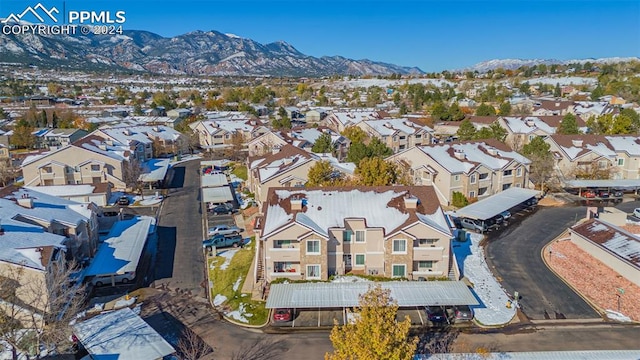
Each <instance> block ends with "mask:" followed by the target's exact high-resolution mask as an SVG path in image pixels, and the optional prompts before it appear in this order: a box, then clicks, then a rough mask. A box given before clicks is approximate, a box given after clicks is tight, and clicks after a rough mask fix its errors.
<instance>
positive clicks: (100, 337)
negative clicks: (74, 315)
mask: <svg viewBox="0 0 640 360" xmlns="http://www.w3.org/2000/svg"><path fill="white" fill-rule="evenodd" d="M73 328H74V334H75V335H76V336H77V337H78V340H80V342H82V345H83V346H84V348H85V349H87V351H88V352H89V354H91V356H92V358H95V359H103V358H104V359H118V360H153V359H162V358H164V357H165V356H167V355H170V354H173V353H175V349H174V348H173V347H172V346H171V345H170V344H169V343H168V342H167V341H166V340H165V339H163V338H162V336H160V334H158V333H157V332H156V331H155V330H154V329H153V328H152V327H151V326H149V324H147V323H146V322H145V321H144V320H142V318H141V317H140V316H138V315H136V314H135V313H134V312H133V310H131V309H129V308H124V309H120V310H116V311H112V312H105V313H102V314H100V315H97V316H95V317H93V318H91V319H89V320H85V321H82V322H79V323H77V324H75V325H74V326H73Z"/></svg>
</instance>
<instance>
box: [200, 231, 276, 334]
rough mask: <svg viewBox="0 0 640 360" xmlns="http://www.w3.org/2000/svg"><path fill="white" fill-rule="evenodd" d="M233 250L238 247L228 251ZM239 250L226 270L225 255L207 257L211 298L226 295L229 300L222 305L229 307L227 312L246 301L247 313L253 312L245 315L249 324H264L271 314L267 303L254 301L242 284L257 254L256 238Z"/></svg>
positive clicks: (245, 308)
mask: <svg viewBox="0 0 640 360" xmlns="http://www.w3.org/2000/svg"><path fill="white" fill-rule="evenodd" d="M233 250H236V249H229V250H227V251H233ZM237 251H238V252H237V253H236V254H235V255H234V256H233V258H232V259H231V262H230V263H229V265H228V267H227V268H226V269H224V270H223V269H221V267H222V264H224V263H225V261H226V260H227V259H226V258H225V257H222V256H216V257H211V258H208V259H207V265H208V271H209V279H210V280H211V281H212V282H213V287H212V288H211V298H212V299H213V298H215V296H216V295H222V296H225V297H226V298H227V300H226V301H225V302H224V303H223V304H222V305H221V307H223V308H226V309H229V310H228V311H225V312H226V313H228V312H230V311H234V310H238V309H239V308H240V305H241V304H242V303H244V304H245V305H244V310H245V313H248V314H252V316H251V317H248V316H245V318H246V319H247V320H249V322H248V324H250V325H263V324H264V323H265V322H266V321H267V317H268V316H269V311H268V310H267V309H266V308H265V307H264V305H265V303H264V302H262V301H253V300H251V294H242V292H241V290H242V284H243V283H244V281H245V277H246V276H247V272H248V271H249V268H250V267H251V261H252V260H253V257H254V256H255V239H253V238H252V240H251V244H250V245H249V246H245V248H244V249H238V250H237ZM212 267H213V269H212ZM238 279H241V281H240V283H239V284H237V282H238ZM234 284H237V285H236V289H237V290H233V288H234Z"/></svg>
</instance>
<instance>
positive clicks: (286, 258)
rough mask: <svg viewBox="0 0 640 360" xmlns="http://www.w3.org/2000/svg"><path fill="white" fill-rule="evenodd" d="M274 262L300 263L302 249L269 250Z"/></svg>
mask: <svg viewBox="0 0 640 360" xmlns="http://www.w3.org/2000/svg"><path fill="white" fill-rule="evenodd" d="M267 252H268V254H269V255H268V256H269V257H270V258H271V260H272V261H280V262H291V261H300V248H298V247H291V248H270V249H268V250H267Z"/></svg>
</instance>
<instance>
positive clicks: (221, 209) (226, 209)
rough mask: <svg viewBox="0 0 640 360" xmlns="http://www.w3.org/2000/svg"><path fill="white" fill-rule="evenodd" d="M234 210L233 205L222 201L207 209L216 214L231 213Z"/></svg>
mask: <svg viewBox="0 0 640 360" xmlns="http://www.w3.org/2000/svg"><path fill="white" fill-rule="evenodd" d="M234 210H235V209H234V208H233V205H231V204H229V203H224V204H220V205H216V206H214V207H213V208H211V209H210V210H209V211H211V212H212V213H214V214H216V215H218V214H233V213H234Z"/></svg>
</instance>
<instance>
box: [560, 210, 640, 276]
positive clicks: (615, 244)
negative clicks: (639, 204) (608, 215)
mask: <svg viewBox="0 0 640 360" xmlns="http://www.w3.org/2000/svg"><path fill="white" fill-rule="evenodd" d="M572 230H573V231H574V232H576V233H578V234H580V235H582V236H583V237H585V238H587V239H589V240H591V241H592V242H594V243H595V244H597V245H599V246H602V247H604V248H605V249H607V250H609V251H610V252H612V253H614V254H616V255H617V256H618V257H620V258H622V259H624V260H625V261H627V262H628V263H629V264H631V265H633V266H634V267H635V268H637V269H639V270H640V237H638V236H637V235H634V234H631V233H630V232H628V231H626V230H624V229H621V228H619V227H617V226H615V225H612V224H609V223H607V222H604V221H601V220H599V219H593V220H592V221H590V222H587V223H584V224H580V225H577V226H574V227H573V228H572Z"/></svg>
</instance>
